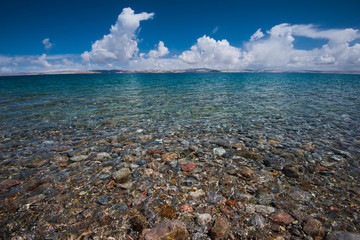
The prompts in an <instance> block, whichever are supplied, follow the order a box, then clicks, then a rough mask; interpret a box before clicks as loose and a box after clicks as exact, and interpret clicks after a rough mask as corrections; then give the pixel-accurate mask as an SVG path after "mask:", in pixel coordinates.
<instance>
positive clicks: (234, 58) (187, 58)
mask: <svg viewBox="0 0 360 240" xmlns="http://www.w3.org/2000/svg"><path fill="white" fill-rule="evenodd" d="M240 56H241V50H240V48H236V47H232V46H230V44H229V42H228V41H227V40H225V39H224V40H221V41H220V40H219V41H216V40H215V39H213V38H210V37H208V36H205V35H204V36H203V37H201V38H198V40H197V42H196V44H195V45H193V46H192V47H191V49H190V50H189V51H185V52H183V53H182V54H181V55H180V56H179V58H180V59H181V60H182V61H184V62H185V63H189V64H195V65H197V66H201V67H212V68H221V67H233V66H236V65H237V64H238V63H239V61H240Z"/></svg>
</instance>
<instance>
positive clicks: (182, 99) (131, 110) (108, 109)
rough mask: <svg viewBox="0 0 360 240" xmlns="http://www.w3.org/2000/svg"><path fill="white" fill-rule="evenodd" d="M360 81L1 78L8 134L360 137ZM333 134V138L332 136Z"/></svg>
mask: <svg viewBox="0 0 360 240" xmlns="http://www.w3.org/2000/svg"><path fill="white" fill-rule="evenodd" d="M359 119H360V75H342V74H310V73H309V74H305V73H181V74H99V75H98V74H92V75H86V74H82V75H81V74H79V75H50V76H12V77H0V134H1V136H5V135H9V134H10V135H11V134H16V132H19V131H22V130H31V129H42V128H46V127H54V126H67V125H73V124H75V125H82V126H86V127H92V128H94V127H96V126H98V125H101V124H102V123H104V122H106V121H111V122H112V123H113V124H119V125H121V124H129V123H135V124H137V125H139V126H141V125H142V124H159V126H160V125H161V124H169V123H176V124H180V125H181V124H190V126H191V123H192V122H194V121H195V122H200V123H201V122H202V123H205V124H208V125H216V124H227V126H229V125H230V126H231V125H234V127H237V128H245V129H248V130H252V129H260V130H261V131H264V132H266V131H268V132H269V131H270V132H271V131H275V132H276V131H280V132H282V134H283V135H284V132H285V135H286V131H290V130H291V131H297V132H301V131H309V130H312V131H314V134H316V132H318V131H323V132H324V134H325V135H326V134H332V135H333V134H339V135H341V136H345V138H348V140H349V141H350V139H351V137H356V136H359V135H360V121H359ZM327 132H329V133H327Z"/></svg>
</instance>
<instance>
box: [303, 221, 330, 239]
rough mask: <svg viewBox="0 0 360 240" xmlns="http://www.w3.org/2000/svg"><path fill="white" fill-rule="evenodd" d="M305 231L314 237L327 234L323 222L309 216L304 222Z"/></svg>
mask: <svg viewBox="0 0 360 240" xmlns="http://www.w3.org/2000/svg"><path fill="white" fill-rule="evenodd" d="M303 229H304V232H306V233H307V234H308V235H310V236H312V237H321V238H323V237H324V236H325V228H324V227H323V225H322V223H321V222H320V221H319V220H317V219H314V218H309V219H308V220H307V221H306V222H305V223H304V227H303Z"/></svg>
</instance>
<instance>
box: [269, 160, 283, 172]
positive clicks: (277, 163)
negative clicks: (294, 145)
mask: <svg viewBox="0 0 360 240" xmlns="http://www.w3.org/2000/svg"><path fill="white" fill-rule="evenodd" d="M284 163H285V159H283V158H267V159H264V165H265V166H266V167H271V168H273V169H275V170H278V171H281V170H283V168H284Z"/></svg>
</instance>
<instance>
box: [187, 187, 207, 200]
mask: <svg viewBox="0 0 360 240" xmlns="http://www.w3.org/2000/svg"><path fill="white" fill-rule="evenodd" d="M190 196H191V197H192V198H195V199H199V198H201V197H204V196H205V192H204V190H202V189H199V190H196V191H195V192H190Z"/></svg>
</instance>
